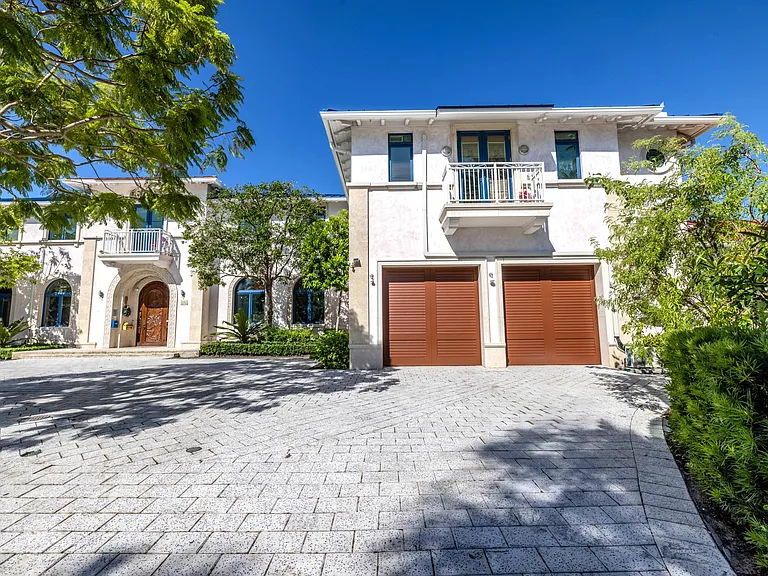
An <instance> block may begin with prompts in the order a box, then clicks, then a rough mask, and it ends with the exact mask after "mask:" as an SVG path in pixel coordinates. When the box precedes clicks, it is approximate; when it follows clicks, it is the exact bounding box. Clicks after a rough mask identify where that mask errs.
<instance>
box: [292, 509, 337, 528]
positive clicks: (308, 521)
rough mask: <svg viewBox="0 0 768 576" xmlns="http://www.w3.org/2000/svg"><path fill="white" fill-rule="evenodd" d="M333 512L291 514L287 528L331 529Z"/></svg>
mask: <svg viewBox="0 0 768 576" xmlns="http://www.w3.org/2000/svg"><path fill="white" fill-rule="evenodd" d="M332 523H333V514H330V513H328V514H291V517H290V518H289V519H288V524H287V525H286V527H285V529H286V530H294V531H295V530H304V531H309V530H314V531H325V530H330V529H331V524H332Z"/></svg>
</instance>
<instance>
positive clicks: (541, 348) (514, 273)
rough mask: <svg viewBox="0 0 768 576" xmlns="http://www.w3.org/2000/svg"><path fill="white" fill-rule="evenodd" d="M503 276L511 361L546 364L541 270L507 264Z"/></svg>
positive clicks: (505, 319)
mask: <svg viewBox="0 0 768 576" xmlns="http://www.w3.org/2000/svg"><path fill="white" fill-rule="evenodd" d="M502 278H503V280H504V323H505V325H506V331H507V364H543V363H545V362H546V354H545V351H546V349H545V345H544V337H545V333H544V298H543V294H542V292H541V270H539V269H531V268H504V269H503V275H502Z"/></svg>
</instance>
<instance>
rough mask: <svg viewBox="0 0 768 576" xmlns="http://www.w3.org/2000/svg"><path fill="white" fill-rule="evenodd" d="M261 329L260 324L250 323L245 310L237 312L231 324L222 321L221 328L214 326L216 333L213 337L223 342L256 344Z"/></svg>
mask: <svg viewBox="0 0 768 576" xmlns="http://www.w3.org/2000/svg"><path fill="white" fill-rule="evenodd" d="M263 328H264V326H263V324H262V323H261V322H251V319H250V318H249V317H248V314H247V313H246V312H245V310H238V311H237V314H235V316H234V318H233V322H229V321H228V320H224V323H223V326H216V332H215V333H214V334H213V335H214V336H216V337H217V338H218V339H219V340H222V341H224V342H239V343H241V344H246V343H248V342H258V341H259V340H260V339H261V332H262V330H263Z"/></svg>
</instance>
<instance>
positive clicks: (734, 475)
mask: <svg viewBox="0 0 768 576" xmlns="http://www.w3.org/2000/svg"><path fill="white" fill-rule="evenodd" d="M661 359H662V362H663V364H664V367H665V368H666V370H667V372H668V374H669V377H670V383H669V385H668V391H669V397H670V403H671V408H672V409H671V412H670V416H669V425H670V428H671V439H672V442H673V444H674V446H675V448H677V449H678V450H680V451H681V453H682V456H683V458H684V460H685V464H686V467H687V469H688V470H689V471H690V473H691V475H692V476H693V478H694V479H695V480H696V482H697V484H698V485H699V486H700V487H701V488H702V489H703V490H705V491H706V492H707V494H709V496H710V497H711V498H712V500H713V501H714V502H715V503H717V504H718V505H719V506H720V508H721V509H722V510H723V511H724V512H725V513H726V514H728V516H730V518H731V519H732V520H733V521H734V522H735V523H736V524H738V525H739V526H740V527H742V529H743V530H744V532H745V536H746V538H747V540H748V541H749V542H751V543H752V544H753V545H754V546H755V547H756V549H757V555H756V560H757V562H758V564H760V565H762V566H768V334H766V333H765V332H764V331H761V330H756V329H745V328H711V327H710V328H698V329H695V330H690V331H685V332H678V333H675V334H672V335H670V336H669V337H668V339H667V342H666V345H665V348H664V350H662V354H661Z"/></svg>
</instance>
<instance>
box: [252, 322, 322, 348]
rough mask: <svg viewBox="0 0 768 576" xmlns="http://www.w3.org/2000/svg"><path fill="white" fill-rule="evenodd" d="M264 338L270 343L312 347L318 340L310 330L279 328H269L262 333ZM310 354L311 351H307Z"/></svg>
mask: <svg viewBox="0 0 768 576" xmlns="http://www.w3.org/2000/svg"><path fill="white" fill-rule="evenodd" d="M262 338H263V339H264V340H268V341H270V342H283V343H285V344H296V345H303V346H307V347H309V346H311V345H312V343H313V342H314V341H315V340H316V339H317V335H316V334H315V333H314V332H312V330H309V329H308V328H295V329H294V328H277V327H275V326H267V327H266V328H264V331H263V332H262ZM307 353H309V349H307Z"/></svg>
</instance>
